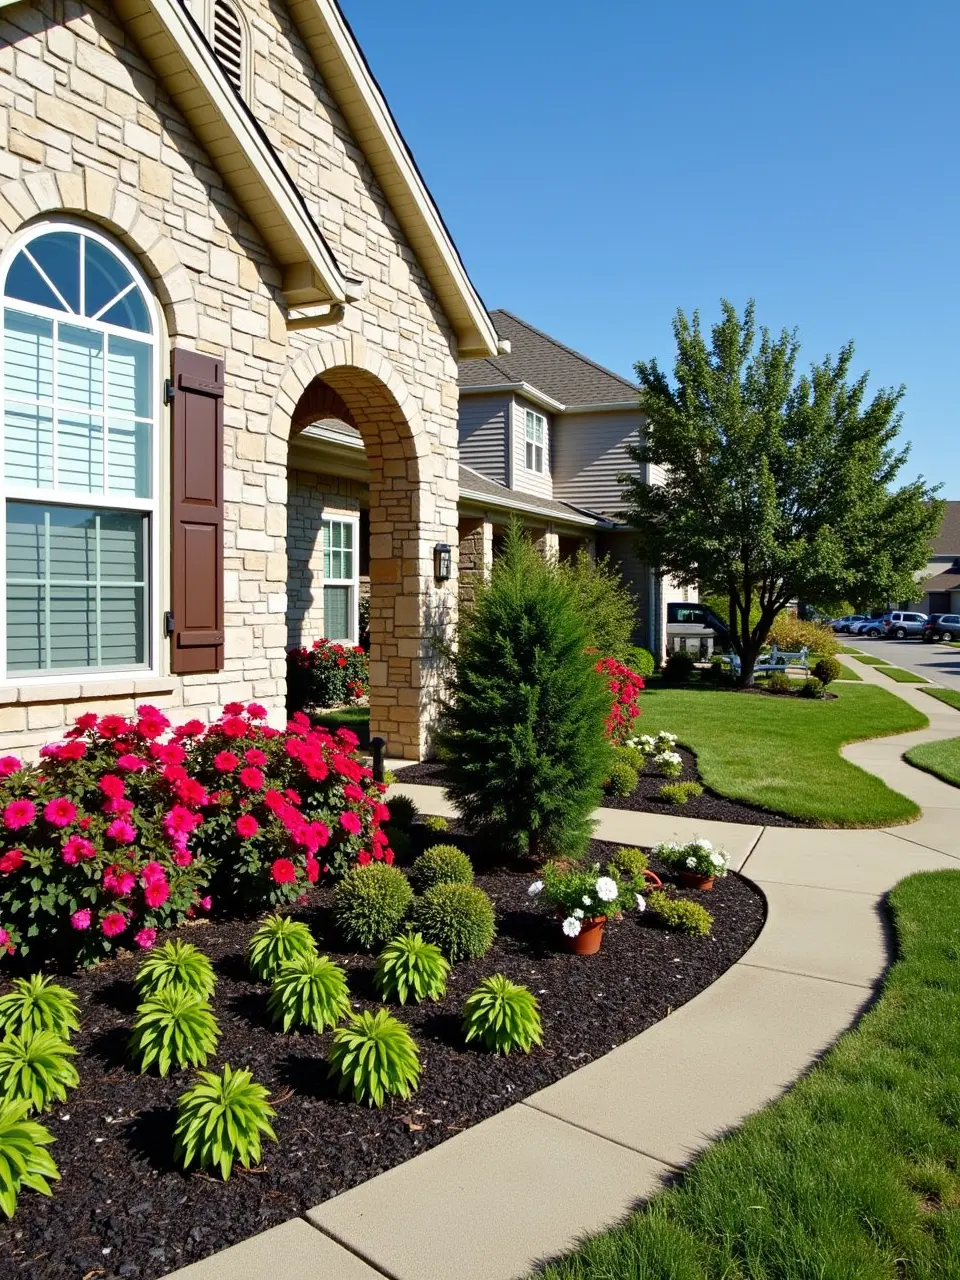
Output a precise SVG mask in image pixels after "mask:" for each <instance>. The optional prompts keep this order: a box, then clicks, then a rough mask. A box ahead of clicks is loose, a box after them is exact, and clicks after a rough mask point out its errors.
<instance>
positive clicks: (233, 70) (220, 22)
mask: <svg viewBox="0 0 960 1280" xmlns="http://www.w3.org/2000/svg"><path fill="white" fill-rule="evenodd" d="M243 37H244V32H243V24H242V23H241V21H240V17H239V15H238V13H237V11H236V9H234V7H233V5H231V4H228V3H227V0H214V5H213V51H214V53H215V54H216V55H217V61H218V62H219V63H220V66H221V67H222V68H223V71H224V74H225V75H226V77H227V79H228V80H229V81H230V83H231V84H232V85H233V87H234V88H235V89H236V91H237V93H242V92H243V66H244V61H245V57H244V48H243Z"/></svg>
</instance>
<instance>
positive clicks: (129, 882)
mask: <svg viewBox="0 0 960 1280" xmlns="http://www.w3.org/2000/svg"><path fill="white" fill-rule="evenodd" d="M136 883H137V877H136V876H135V875H134V874H133V872H132V871H121V870H120V869H119V867H115V866H111V867H107V869H106V871H104V873H103V887H104V888H105V889H106V890H107V892H108V893H112V894H113V895H114V896H115V897H117V898H123V897H125V896H126V895H127V894H128V893H130V892H131V890H132V889H133V886H134V885H135V884H136Z"/></svg>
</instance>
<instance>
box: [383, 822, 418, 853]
mask: <svg viewBox="0 0 960 1280" xmlns="http://www.w3.org/2000/svg"><path fill="white" fill-rule="evenodd" d="M383 834H384V835H385V836H386V837H387V839H388V840H389V841H390V848H391V849H392V850H393V852H394V853H395V854H396V855H397V857H398V858H406V857H407V856H408V855H409V853H410V850H411V848H412V847H413V842H412V840H411V838H410V832H409V831H404V830H403V828H402V827H395V826H393V825H392V824H390V823H388V824H387V825H386V826H385V827H384V828H383Z"/></svg>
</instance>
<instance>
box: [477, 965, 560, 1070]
mask: <svg viewBox="0 0 960 1280" xmlns="http://www.w3.org/2000/svg"><path fill="white" fill-rule="evenodd" d="M539 1009H540V1005H539V1003H538V1001H537V998H536V996H535V995H534V994H533V992H532V991H529V990H528V989H527V988H526V987H523V986H520V985H519V984H518V983H516V982H511V981H510V979H509V978H507V977H505V976H504V975H503V974H502V973H495V974H494V975H493V976H492V977H490V978H484V980H483V982H481V983H480V985H479V986H478V987H476V988H475V989H474V990H473V991H471V993H470V995H468V996H467V998H466V1000H465V1001H464V1004H463V1033H464V1039H465V1040H466V1041H467V1043H468V1044H469V1042H470V1041H471V1040H479V1041H480V1043H481V1044H482V1045H483V1046H484V1048H485V1049H489V1050H491V1052H493V1053H509V1052H510V1050H511V1049H519V1050H520V1051H521V1053H529V1052H530V1050H531V1049H532V1048H533V1046H534V1045H535V1044H543V1028H542V1026H541V1025H540V1013H539Z"/></svg>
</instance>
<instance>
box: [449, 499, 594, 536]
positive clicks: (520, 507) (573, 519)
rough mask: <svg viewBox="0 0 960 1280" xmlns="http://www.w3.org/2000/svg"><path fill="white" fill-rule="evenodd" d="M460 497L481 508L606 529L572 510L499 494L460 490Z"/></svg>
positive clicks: (588, 517) (592, 519)
mask: <svg viewBox="0 0 960 1280" xmlns="http://www.w3.org/2000/svg"><path fill="white" fill-rule="evenodd" d="M460 497H461V498H465V499H466V500H467V501H468V502H475V503H477V505H478V506H481V507H500V508H502V509H503V510H505V511H523V512H525V513H526V514H527V515H533V516H543V517H544V518H545V519H548V520H557V521H564V522H565V523H567V524H582V525H587V526H588V527H589V528H591V529H597V528H606V526H605V525H604V524H603V522H602V521H600V520H597V519H594V518H592V517H590V516H585V515H579V514H577V513H576V512H574V511H572V510H571V512H570V513H569V514H568V513H566V512H563V513H561V512H559V511H551V510H549V509H548V508H545V507H538V506H535V505H534V504H533V503H528V502H516V501H512V500H510V499H508V498H501V497H500V495H499V494H492V493H477V492H476V491H475V490H473V489H461V490H460Z"/></svg>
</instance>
